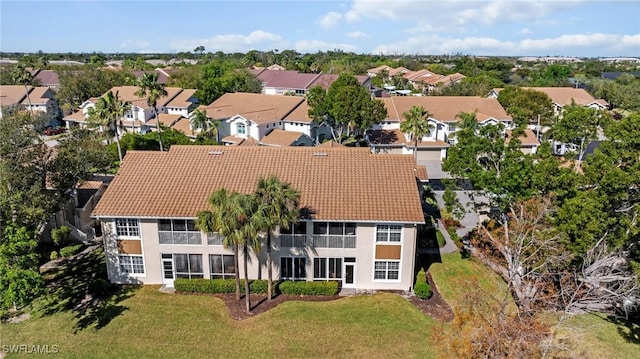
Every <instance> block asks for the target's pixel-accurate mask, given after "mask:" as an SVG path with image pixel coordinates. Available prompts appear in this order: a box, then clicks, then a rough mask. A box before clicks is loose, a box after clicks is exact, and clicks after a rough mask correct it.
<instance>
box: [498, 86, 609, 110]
mask: <svg viewBox="0 0 640 359" xmlns="http://www.w3.org/2000/svg"><path fill="white" fill-rule="evenodd" d="M522 89H526V90H534V91H540V92H544V93H546V94H547V96H549V98H550V99H551V101H552V102H553V103H555V104H558V105H560V106H567V105H570V104H571V100H572V99H573V100H575V102H576V104H577V105H582V106H587V105H590V104H592V103H598V104H600V105H602V106H605V107H607V106H609V104H608V103H607V101H605V100H602V99H598V100H596V99H595V98H593V96H591V95H590V94H589V93H588V92H587V91H586V90H585V89H581V88H573V87H522ZM501 90H502V88H495V89H493V91H494V92H495V93H496V94H499V93H500V91H501Z"/></svg>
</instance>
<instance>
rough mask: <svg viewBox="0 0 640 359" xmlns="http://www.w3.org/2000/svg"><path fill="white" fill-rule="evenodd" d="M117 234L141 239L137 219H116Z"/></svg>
mask: <svg viewBox="0 0 640 359" xmlns="http://www.w3.org/2000/svg"><path fill="white" fill-rule="evenodd" d="M116 234H117V235H118V236H124V237H140V227H139V225H138V219H137V218H116Z"/></svg>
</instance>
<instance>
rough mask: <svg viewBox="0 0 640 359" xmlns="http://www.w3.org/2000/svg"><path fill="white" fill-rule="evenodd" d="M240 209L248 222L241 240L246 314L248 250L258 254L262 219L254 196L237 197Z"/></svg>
mask: <svg viewBox="0 0 640 359" xmlns="http://www.w3.org/2000/svg"><path fill="white" fill-rule="evenodd" d="M239 205H240V208H242V209H243V211H244V213H245V215H246V216H247V218H248V220H247V221H246V222H245V223H244V224H243V226H242V230H241V233H242V239H241V243H242V245H243V253H244V299H245V306H246V312H247V313H250V312H251V298H250V296H249V294H250V288H249V268H248V267H249V255H250V253H249V250H250V249H251V250H253V251H254V252H255V253H256V255H257V254H258V253H260V247H261V244H262V243H261V241H260V238H259V233H260V230H261V228H262V225H261V224H262V221H263V218H262V217H261V216H260V215H259V213H258V211H257V209H258V202H257V200H256V197H255V195H252V194H249V195H240V197H239Z"/></svg>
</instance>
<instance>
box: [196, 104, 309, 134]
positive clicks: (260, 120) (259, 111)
mask: <svg viewBox="0 0 640 359" xmlns="http://www.w3.org/2000/svg"><path fill="white" fill-rule="evenodd" d="M302 102H304V98H303V97H299V96H272V95H265V94H255V93H240V92H236V93H226V94H224V95H222V96H221V97H220V98H218V99H217V100H215V101H213V102H212V103H211V104H209V105H208V106H201V107H200V109H202V110H204V111H205V112H206V113H207V117H209V118H211V119H213V120H214V121H219V123H220V126H219V129H218V131H219V133H220V136H221V138H222V142H223V143H227V144H234V143H238V142H240V141H241V140H242V139H248V138H252V139H253V140H255V141H256V142H260V141H261V140H262V139H263V138H264V137H265V136H267V135H268V134H269V133H270V132H271V131H273V130H286V129H285V124H284V119H285V118H286V117H287V116H289V115H290V114H291V112H292V111H294V110H295V109H296V108H297V107H298V106H299V105H300V104H301V103H302ZM296 132H302V131H296Z"/></svg>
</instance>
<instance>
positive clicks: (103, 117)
mask: <svg viewBox="0 0 640 359" xmlns="http://www.w3.org/2000/svg"><path fill="white" fill-rule="evenodd" d="M129 110H131V104H130V103H129V102H128V101H123V100H122V99H121V98H120V96H119V94H118V91H116V93H115V94H114V93H113V91H109V92H107V94H106V95H104V96H102V97H100V98H98V101H97V102H96V106H95V107H90V108H89V121H90V122H93V123H96V124H98V125H99V126H100V127H101V128H102V127H107V128H108V129H109V130H110V131H111V130H112V131H114V132H115V138H116V144H117V146H118V157H119V159H120V163H122V160H123V158H122V148H121V147H120V134H119V133H118V125H119V123H120V121H121V120H122V118H123V117H124V115H125V114H126V113H127V111H129Z"/></svg>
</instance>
